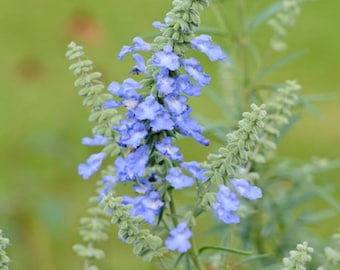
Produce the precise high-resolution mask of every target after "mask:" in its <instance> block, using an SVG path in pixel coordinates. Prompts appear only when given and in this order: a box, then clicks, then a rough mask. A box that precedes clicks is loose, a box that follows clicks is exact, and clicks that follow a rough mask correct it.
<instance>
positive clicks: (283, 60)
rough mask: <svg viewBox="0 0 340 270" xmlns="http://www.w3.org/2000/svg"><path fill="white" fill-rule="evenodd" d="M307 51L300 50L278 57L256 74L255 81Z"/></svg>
mask: <svg viewBox="0 0 340 270" xmlns="http://www.w3.org/2000/svg"><path fill="white" fill-rule="evenodd" d="M306 53H307V50H301V51H298V52H295V53H292V54H289V55H287V56H285V57H283V58H280V59H279V60H278V61H276V62H274V63H273V64H272V65H270V66H269V67H267V68H264V69H263V71H262V72H260V74H259V75H258V77H257V78H256V80H257V81H260V80H262V79H263V78H264V77H266V76H267V75H268V74H270V73H272V72H273V71H275V70H277V69H279V68H281V67H283V66H285V65H287V64H288V63H290V62H292V61H293V60H295V59H297V58H299V57H300V56H302V55H304V54H306Z"/></svg>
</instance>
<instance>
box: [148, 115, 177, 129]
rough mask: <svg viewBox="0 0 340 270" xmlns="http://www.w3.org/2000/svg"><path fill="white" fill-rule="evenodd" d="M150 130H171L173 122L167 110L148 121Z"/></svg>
mask: <svg viewBox="0 0 340 270" xmlns="http://www.w3.org/2000/svg"><path fill="white" fill-rule="evenodd" d="M150 126H151V129H152V131H154V132H158V131H161V130H173V129H174V126H175V123H174V121H172V119H171V117H170V115H169V114H168V113H167V112H164V111H163V112H161V113H160V114H158V115H157V117H156V118H155V119H154V120H152V121H151V122H150Z"/></svg>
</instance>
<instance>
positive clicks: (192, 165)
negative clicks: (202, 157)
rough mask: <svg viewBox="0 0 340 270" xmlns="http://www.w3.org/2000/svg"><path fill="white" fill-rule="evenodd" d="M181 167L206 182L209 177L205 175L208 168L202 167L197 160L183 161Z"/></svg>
mask: <svg viewBox="0 0 340 270" xmlns="http://www.w3.org/2000/svg"><path fill="white" fill-rule="evenodd" d="M181 168H182V169H184V170H186V171H188V172H189V173H190V174H191V175H192V176H193V177H194V178H196V179H198V180H200V181H202V182H205V181H207V179H208V178H207V177H206V176H205V175H204V174H205V173H206V172H207V171H208V169H202V168H201V166H200V164H199V163H198V162H197V161H190V162H183V163H182V164H181Z"/></svg>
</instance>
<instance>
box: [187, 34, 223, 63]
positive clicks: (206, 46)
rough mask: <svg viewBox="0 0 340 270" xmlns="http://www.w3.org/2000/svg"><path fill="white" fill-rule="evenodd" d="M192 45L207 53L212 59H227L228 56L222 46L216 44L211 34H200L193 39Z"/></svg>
mask: <svg viewBox="0 0 340 270" xmlns="http://www.w3.org/2000/svg"><path fill="white" fill-rule="evenodd" d="M191 47H192V48H193V49H195V50H199V51H200V52H202V53H204V54H206V55H207V56H208V57H209V59H210V61H218V60H219V61H225V60H226V56H225V54H224V53H223V51H222V49H221V47H220V46H217V45H214V44H213V43H212V40H211V36H209V35H200V36H197V37H195V38H193V39H192V40H191Z"/></svg>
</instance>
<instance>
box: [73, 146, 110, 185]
mask: <svg viewBox="0 0 340 270" xmlns="http://www.w3.org/2000/svg"><path fill="white" fill-rule="evenodd" d="M105 157H106V154H105V153H103V152H100V153H97V154H92V155H91V156H90V157H89V158H88V159H87V160H86V163H82V164H80V165H79V166H78V174H79V175H80V176H82V177H83V179H89V178H90V177H91V176H92V175H93V174H95V173H96V172H97V171H98V170H99V168H100V165H101V164H102V162H103V160H104V158H105Z"/></svg>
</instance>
